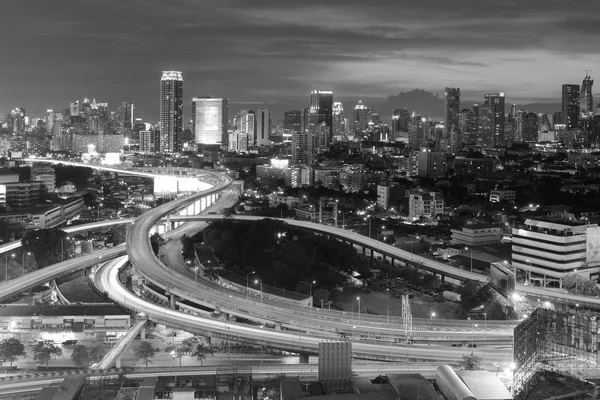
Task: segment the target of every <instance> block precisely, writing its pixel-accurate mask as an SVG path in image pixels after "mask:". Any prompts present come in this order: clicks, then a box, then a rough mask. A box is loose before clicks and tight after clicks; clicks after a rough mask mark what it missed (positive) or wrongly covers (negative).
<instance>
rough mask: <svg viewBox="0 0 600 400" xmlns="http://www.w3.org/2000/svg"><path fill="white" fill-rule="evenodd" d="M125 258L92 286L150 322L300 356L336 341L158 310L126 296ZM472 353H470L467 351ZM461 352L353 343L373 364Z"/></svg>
mask: <svg viewBox="0 0 600 400" xmlns="http://www.w3.org/2000/svg"><path fill="white" fill-rule="evenodd" d="M126 263H127V257H121V258H120V259H119V260H117V261H116V262H109V263H106V264H104V265H103V266H102V267H101V268H100V269H99V270H98V271H96V273H95V274H94V284H95V285H96V287H98V289H100V290H101V291H103V292H106V293H108V296H109V298H110V299H111V300H113V301H115V302H117V303H119V304H121V305H122V306H125V307H127V308H129V309H130V310H131V311H133V312H137V313H140V314H144V315H145V316H147V317H148V318H149V319H151V320H152V321H155V322H158V323H161V324H166V325H169V326H173V327H177V328H181V329H184V330H186V331H191V332H194V333H199V334H204V335H207V334H208V335H212V336H216V337H221V338H227V339H229V340H240V339H241V338H243V339H244V340H245V341H249V342H252V343H256V344H260V345H263V346H269V347H273V348H276V349H282V350H290V351H295V352H299V353H309V354H317V353H318V346H319V343H321V342H323V341H325V340H331V339H336V337H335V336H332V335H314V334H313V335H305V334H303V333H302V332H289V331H281V330H275V329H268V328H265V327H258V326H254V327H253V326H248V325H245V324H238V323H231V322H227V321H220V320H215V319H212V318H204V317H201V316H194V315H190V314H186V313H183V312H181V311H176V310H173V309H170V308H166V307H162V306H159V305H157V304H155V303H151V302H149V301H146V300H143V299H141V298H140V297H138V296H136V295H134V294H133V293H131V292H129V291H128V290H127V289H126V288H125V287H123V285H122V284H121V282H120V281H119V277H118V275H119V269H120V268H122V267H123V266H125V265H126ZM470 350H471V349H469V351H470ZM472 350H473V353H474V354H475V355H478V356H481V357H484V359H485V361H486V362H506V363H509V362H511V361H512V349H488V350H483V349H481V348H477V349H472ZM464 352H465V351H464V349H461V348H453V347H447V346H416V345H415V346H411V345H397V344H394V343H391V344H390V343H386V344H374V343H367V342H366V341H355V342H353V353H354V357H356V358H364V359H376V360H398V359H406V358H415V359H420V360H436V361H448V362H454V361H459V360H462V357H463V354H464Z"/></svg>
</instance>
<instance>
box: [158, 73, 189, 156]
mask: <svg viewBox="0 0 600 400" xmlns="http://www.w3.org/2000/svg"><path fill="white" fill-rule="evenodd" d="M182 133H183V76H182V74H181V72H179V71H163V73H162V77H161V79H160V141H159V142H160V151H161V152H167V153H171V152H176V151H180V150H181V134H182Z"/></svg>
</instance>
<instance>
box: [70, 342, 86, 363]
mask: <svg viewBox="0 0 600 400" xmlns="http://www.w3.org/2000/svg"><path fill="white" fill-rule="evenodd" d="M71 360H73V362H74V363H75V365H77V366H78V367H81V366H82V365H85V364H87V363H88V362H89V361H90V354H89V353H88V350H87V348H86V347H85V346H83V345H81V344H78V345H77V346H75V347H74V348H73V352H72V353H71Z"/></svg>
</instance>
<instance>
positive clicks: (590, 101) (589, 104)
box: [579, 74, 594, 113]
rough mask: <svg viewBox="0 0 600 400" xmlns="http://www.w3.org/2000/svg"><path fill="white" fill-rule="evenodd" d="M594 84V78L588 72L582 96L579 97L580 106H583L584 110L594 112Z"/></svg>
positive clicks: (583, 84) (582, 86)
mask: <svg viewBox="0 0 600 400" xmlns="http://www.w3.org/2000/svg"><path fill="white" fill-rule="evenodd" d="M592 86H594V80H593V79H592V77H591V76H589V75H587V74H586V76H585V78H584V79H583V83H582V84H581V97H580V98H579V106H580V107H581V111H582V112H588V113H589V112H594V97H593V94H592Z"/></svg>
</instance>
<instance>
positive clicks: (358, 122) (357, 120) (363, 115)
mask: <svg viewBox="0 0 600 400" xmlns="http://www.w3.org/2000/svg"><path fill="white" fill-rule="evenodd" d="M368 112H369V109H368V108H367V106H365V105H364V104H363V102H362V101H360V100H359V101H358V104H357V105H356V106H355V107H354V118H353V120H354V133H355V134H361V133H363V132H364V131H366V130H367V127H368V121H367V114H368ZM361 138H362V137H361Z"/></svg>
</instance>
